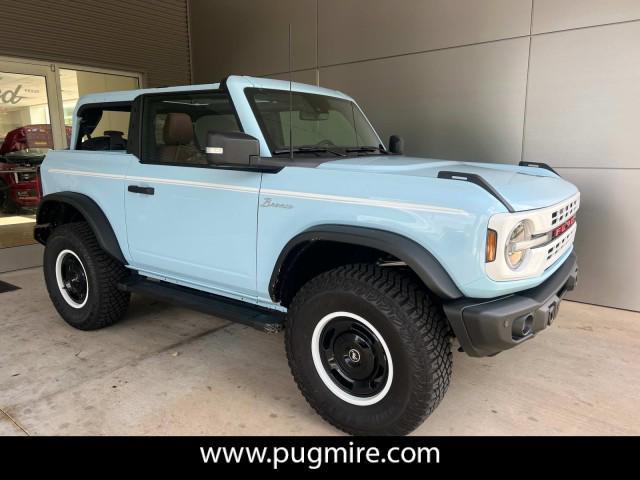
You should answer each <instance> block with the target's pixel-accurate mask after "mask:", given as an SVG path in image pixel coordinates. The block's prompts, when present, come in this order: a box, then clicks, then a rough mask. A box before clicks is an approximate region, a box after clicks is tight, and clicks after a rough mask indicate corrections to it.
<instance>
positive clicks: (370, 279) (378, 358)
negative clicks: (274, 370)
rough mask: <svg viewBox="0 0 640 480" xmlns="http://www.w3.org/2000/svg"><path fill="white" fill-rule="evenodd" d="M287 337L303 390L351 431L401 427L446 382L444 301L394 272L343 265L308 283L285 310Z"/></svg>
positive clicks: (438, 395) (400, 430)
mask: <svg viewBox="0 0 640 480" xmlns="http://www.w3.org/2000/svg"><path fill="white" fill-rule="evenodd" d="M285 336H286V338H285V343H286V348H287V357H288V360H289V366H290V368H291V372H292V374H293V376H294V378H295V380H296V383H297V384H298V387H299V388H300V391H301V392H302V394H303V395H304V397H305V398H306V399H307V401H308V402H309V404H310V405H311V406H312V407H313V408H314V409H315V410H316V411H317V412H318V414H320V416H321V417H323V418H324V419H325V420H326V421H328V422H329V423H331V424H332V425H334V426H336V427H337V428H339V429H341V430H343V431H345V432H347V433H350V434H354V435H405V434H408V433H410V432H411V431H413V430H414V429H415V428H416V427H418V426H419V425H420V424H421V423H422V422H423V421H424V420H425V418H426V417H427V416H428V415H429V414H431V412H432V411H433V410H434V409H435V408H436V407H437V405H438V404H439V403H440V401H441V400H442V398H443V397H444V394H445V392H446V390H447V388H448V386H449V381H450V378H451V369H452V362H451V342H450V338H451V333H450V330H449V326H448V323H447V321H446V318H445V317H444V313H443V311H442V307H441V306H440V305H439V304H437V303H436V302H434V301H433V300H432V298H431V297H430V295H429V294H428V292H426V291H425V290H424V288H423V287H422V286H420V285H418V283H417V282H416V281H414V280H413V279H412V278H411V277H410V276H408V275H406V274H403V273H402V272H401V271H398V270H395V269H390V268H380V267H377V266H375V265H370V264H357V265H347V266H343V267H339V268H336V269H334V270H331V271H329V272H326V273H323V274H321V275H319V276H317V277H315V278H314V279H312V280H310V281H309V282H308V283H307V284H305V285H304V286H303V287H302V288H301V289H300V291H299V292H298V293H297V295H296V296H295V298H294V299H293V301H292V303H291V305H290V307H289V312H288V316H287V326H286V332H285Z"/></svg>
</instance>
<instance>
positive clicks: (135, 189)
mask: <svg viewBox="0 0 640 480" xmlns="http://www.w3.org/2000/svg"><path fill="white" fill-rule="evenodd" d="M127 190H129V191H130V192H131V193H141V194H143V195H153V194H154V193H155V188H153V187H141V186H139V185H129V187H128V188H127Z"/></svg>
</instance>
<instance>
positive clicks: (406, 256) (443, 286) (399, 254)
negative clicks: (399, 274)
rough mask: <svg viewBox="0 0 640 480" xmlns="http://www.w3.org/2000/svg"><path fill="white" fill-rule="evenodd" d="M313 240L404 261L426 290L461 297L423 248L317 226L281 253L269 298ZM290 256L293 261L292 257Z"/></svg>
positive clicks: (366, 232)
mask: <svg viewBox="0 0 640 480" xmlns="http://www.w3.org/2000/svg"><path fill="white" fill-rule="evenodd" d="M316 241H330V242H336V243H347V244H352V245H363V246H365V247H371V248H375V249H377V250H381V251H383V252H386V253H389V254H391V255H393V256H394V257H396V258H398V259H400V260H401V261H403V262H405V263H406V264H407V266H408V267H409V268H411V270H413V272H414V273H415V274H416V275H418V277H419V278H420V279H421V280H422V281H423V282H424V284H425V285H426V286H427V288H428V289H429V290H430V291H431V292H432V293H433V294H434V295H436V296H438V297H440V298H441V299H443V300H455V299H457V298H461V297H462V296H463V295H462V292H460V290H459V289H458V287H457V286H456V284H455V283H454V281H453V280H452V279H451V277H450V276H449V274H448V273H447V271H446V270H445V269H444V267H443V266H442V265H441V264H440V262H439V261H438V260H437V259H436V258H435V257H434V256H433V255H432V254H431V252H429V251H428V250H427V249H426V248H424V247H423V246H422V245H420V244H418V243H416V242H415V241H413V240H411V239H409V238H407V237H404V236H402V235H399V234H397V233H393V232H389V231H386V230H379V229H376V228H368V227H356V226H350V225H318V226H315V227H312V228H309V229H307V230H305V231H304V232H302V233H300V234H298V235H296V236H295V237H293V238H292V239H291V240H289V242H287V244H286V245H285V247H284V248H283V249H282V252H280V255H279V256H278V260H277V261H276V264H275V266H274V269H273V273H272V274H271V279H270V281H269V295H270V296H271V299H272V300H273V301H275V302H277V301H279V300H280V299H279V294H278V290H279V286H280V277H281V274H282V273H284V272H283V270H286V269H287V268H288V266H289V265H290V264H291V262H292V261H295V257H297V253H299V252H300V251H301V250H303V249H305V248H306V247H307V246H308V245H310V244H312V243H313V242H316ZM292 257H293V258H292Z"/></svg>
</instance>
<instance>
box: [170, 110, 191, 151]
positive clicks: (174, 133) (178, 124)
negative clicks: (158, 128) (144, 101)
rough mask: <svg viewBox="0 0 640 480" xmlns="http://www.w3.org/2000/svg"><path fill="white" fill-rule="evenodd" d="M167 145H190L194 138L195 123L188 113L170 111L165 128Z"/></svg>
mask: <svg viewBox="0 0 640 480" xmlns="http://www.w3.org/2000/svg"><path fill="white" fill-rule="evenodd" d="M162 133H163V137H164V144H165V145H188V144H189V143H191V141H192V140H193V124H192V123H191V117H190V116H189V115H187V114H186V113H180V112H174V113H168V114H167V118H166V119H165V121H164V130H163V132H162Z"/></svg>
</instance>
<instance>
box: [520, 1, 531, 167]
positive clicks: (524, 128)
mask: <svg viewBox="0 0 640 480" xmlns="http://www.w3.org/2000/svg"><path fill="white" fill-rule="evenodd" d="M534 3H535V0H531V15H530V18H529V50H528V52H527V74H526V77H525V83H524V108H523V112H522V114H523V118H522V143H521V145H520V161H523V160H524V147H525V137H526V134H527V103H528V101H529V72H530V70H531V44H532V43H533V36H532V33H533V12H534Z"/></svg>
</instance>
